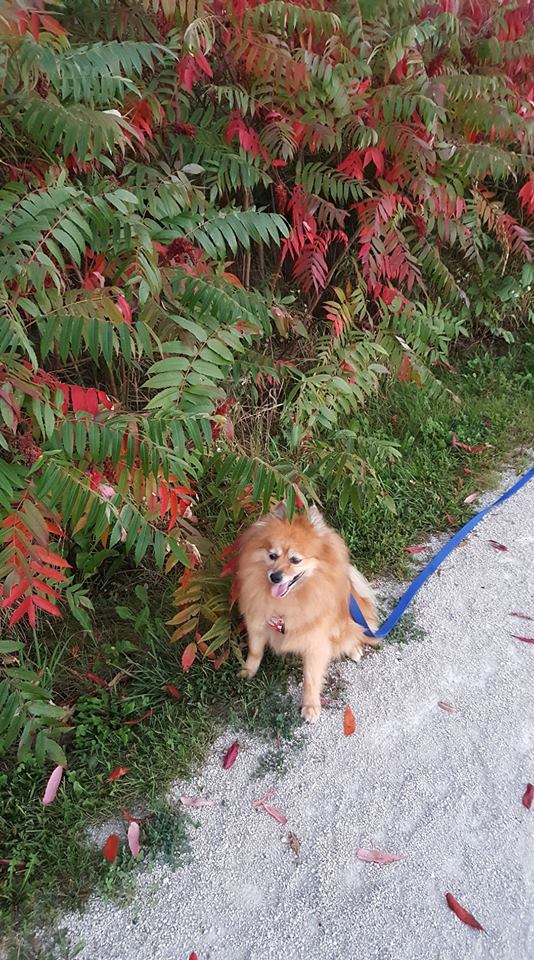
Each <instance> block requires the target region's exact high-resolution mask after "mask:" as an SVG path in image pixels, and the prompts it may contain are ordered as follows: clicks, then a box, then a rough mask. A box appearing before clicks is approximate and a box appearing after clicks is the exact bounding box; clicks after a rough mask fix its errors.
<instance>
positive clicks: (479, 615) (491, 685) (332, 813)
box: [62, 473, 534, 960]
mask: <svg viewBox="0 0 534 960" xmlns="http://www.w3.org/2000/svg"><path fill="white" fill-rule="evenodd" d="M513 479H514V477H513V475H512V474H510V473H508V474H507V475H506V477H504V478H503V483H502V489H504V488H506V487H507V486H509V485H510V484H511V483H512V482H513ZM493 498H494V494H492V495H491V497H489V498H488V497H486V498H482V499H481V501H480V503H481V504H482V503H484V502H487V501H488V500H491V499H493ZM491 539H492V540H494V541H497V542H499V543H502V544H504V545H506V546H507V547H508V550H506V551H498V550H496V549H494V547H492V546H491V544H490V543H489V542H488V541H489V540H491ZM423 557H424V555H423ZM533 561H534V482H531V483H530V484H529V485H528V486H527V487H526V488H523V489H522V490H521V491H520V492H519V493H518V494H517V495H516V496H515V497H513V498H512V499H511V500H510V501H508V502H507V503H506V504H504V505H503V506H502V507H500V508H498V509H497V510H496V511H495V512H494V513H492V514H490V516H489V517H487V518H486V519H485V520H484V521H483V522H482V524H480V525H479V526H478V527H477V528H476V530H475V531H474V533H473V534H471V536H470V537H469V539H468V541H467V543H466V544H465V545H464V546H462V547H460V548H458V549H456V551H455V552H454V553H453V554H452V555H451V556H450V557H449V558H448V559H447V560H446V561H445V563H444V564H443V567H442V568H441V571H440V573H439V574H438V575H436V574H435V575H434V576H433V577H432V578H431V580H430V581H429V583H428V584H427V585H426V586H425V587H424V588H423V591H422V592H421V594H420V595H419V596H418V598H417V599H416V601H415V603H414V604H413V607H412V611H413V615H414V617H415V625H416V627H417V630H414V629H413V624H412V623H411V621H409V629H407V631H406V632H407V634H408V635H409V634H410V633H411V634H412V635H413V636H412V639H411V641H410V642H407V643H403V644H401V645H398V644H397V645H393V644H391V645H389V646H388V645H387V644H386V646H385V648H384V649H383V650H382V651H380V652H379V653H377V654H371V655H369V656H367V657H366V658H365V659H364V661H362V663H360V664H359V665H354V664H352V663H346V664H343V665H342V666H341V668H340V675H341V677H342V678H343V680H344V681H345V683H346V688H345V691H344V693H343V696H342V704H341V705H337V706H336V707H334V708H333V709H329V710H325V711H324V713H323V715H322V717H321V719H320V721H319V723H318V724H317V725H315V726H314V727H311V728H306V730H305V732H304V734H303V743H302V746H301V749H300V750H298V751H296V752H294V753H293V754H292V755H291V756H290V757H289V764H288V768H287V770H286V771H285V772H284V773H282V774H280V773H278V774H277V773H273V772H272V773H271V774H269V775H266V776H265V777H264V778H263V779H261V780H259V781H258V780H257V779H256V780H254V779H252V774H253V771H254V770H255V769H256V768H257V764H258V760H259V759H260V758H261V756H262V755H263V754H264V753H265V744H264V743H261V742H260V741H258V740H255V739H254V738H251V737H244V736H241V735H239V734H237V736H239V740H240V743H241V750H240V753H239V756H238V758H237V761H236V762H235V764H234V766H233V767H232V768H231V769H229V770H226V771H225V770H223V769H222V763H221V757H222V755H223V753H224V751H225V750H226V749H227V748H228V746H229V745H230V743H231V742H232V740H234V739H235V736H236V735H235V734H234V733H233V732H232V731H229V732H227V733H226V734H225V735H224V736H223V737H221V738H220V739H219V741H218V742H217V743H216V744H215V745H214V747H213V750H212V752H211V754H210V757H209V759H208V762H207V763H206V765H205V767H204V768H203V769H202V770H201V771H200V772H199V774H198V776H197V778H196V779H195V780H194V781H193V782H192V783H188V784H185V785H184V784H176V785H175V787H174V788H173V793H172V795H173V797H174V798H175V799H176V802H178V797H179V796H180V794H184V793H185V794H188V795H202V796H204V797H207V798H210V799H212V800H214V801H215V805H214V806H213V807H211V808H205V809H201V810H198V811H196V810H195V811H192V812H193V814H194V815H195V819H196V821H197V822H198V823H199V828H198V829H197V830H194V831H193V839H192V849H191V862H190V863H188V864H187V865H185V866H183V867H181V868H179V869H177V870H176V871H175V872H173V871H172V870H171V869H170V868H167V867H164V866H157V867H155V868H153V869H152V870H151V871H149V872H146V873H145V874H142V875H141V876H140V878H139V880H138V882H137V885H136V890H135V895H134V896H133V898H132V900H131V902H130V903H129V904H128V905H127V906H122V907H116V906H113V905H110V904H109V903H107V902H103V901H100V900H98V901H97V900H93V901H91V902H90V903H89V905H88V908H87V910H86V911H85V912H84V913H83V914H71V915H68V916H66V917H64V919H63V922H62V925H64V926H65V927H67V928H68V930H69V934H70V937H71V941H72V943H78V942H80V941H83V943H84V944H85V947H84V949H83V951H82V952H81V954H80V955H79V956H80V958H83V960H188V958H189V956H190V954H191V952H192V951H195V952H196V954H197V956H198V960H282V958H283V960H475V958H476V960H532V958H533V957H534V805H533V808H532V810H530V811H528V810H527V809H526V808H525V807H524V806H523V805H522V803H521V798H522V795H523V793H524V791H525V787H526V784H527V782H529V781H530V782H534V645H532V644H527V643H523V642H521V641H520V640H516V639H513V637H512V636H511V635H512V634H514V633H515V634H523V635H526V636H530V637H532V636H534V623H533V622H528V621H527V620H520V619H518V618H514V617H512V616H511V613H512V612H513V611H519V612H524V613H527V614H530V615H531V616H534V563H533ZM439 701H444V702H446V703H448V704H451V705H453V706H454V707H455V708H456V712H453V713H451V712H447V711H446V710H444V709H442V708H440V707H439V706H438V702H439ZM345 704H350V705H351V707H352V709H353V711H354V714H355V716H356V721H357V729H356V733H355V734H354V735H353V736H351V737H345V736H344V735H343V708H344V706H345ZM271 788H272V789H275V790H276V794H275V795H274V796H273V797H272V799H271V800H270V803H271V804H272V805H273V806H275V807H276V808H278V809H279V810H281V811H283V813H284V814H285V816H286V817H287V820H288V822H287V825H281V824H279V823H278V822H277V821H276V820H275V819H273V818H272V817H271V816H269V814H268V813H267V812H266V811H265V810H264V809H262V808H260V809H254V808H253V802H254V801H255V800H257V799H258V798H259V797H260V796H261V795H262V794H264V793H265V792H266V791H267V790H269V789H271ZM290 831H291V832H292V834H294V836H295V837H297V838H298V841H299V843H300V853H299V855H298V857H297V855H296V853H295V850H294V849H291V846H290V844H289V842H288V835H289V832H290ZM296 845H297V844H296V841H295V840H293V846H294V847H296ZM359 848H366V849H370V848H375V849H379V850H383V851H387V852H390V853H396V854H403V855H404V859H403V860H401V861H400V862H398V863H392V864H389V865H384V866H379V865H376V864H373V863H364V862H360V861H359V860H358V859H357V856H356V851H357V850H358V849H359ZM449 891H450V892H452V893H453V894H454V896H455V897H456V898H457V899H458V900H459V901H460V903H461V904H463V905H464V906H465V907H466V908H467V909H468V910H469V911H471V913H472V914H474V916H475V917H476V918H477V919H478V920H479V922H480V923H481V924H482V926H483V927H484V929H485V932H480V931H478V930H474V929H471V928H470V927H468V926H465V925H464V924H462V923H460V921H459V920H458V919H457V918H456V916H455V915H454V914H453V913H452V912H451V911H450V910H449V908H448V906H447V904H446V901H445V894H446V893H447V892H449Z"/></svg>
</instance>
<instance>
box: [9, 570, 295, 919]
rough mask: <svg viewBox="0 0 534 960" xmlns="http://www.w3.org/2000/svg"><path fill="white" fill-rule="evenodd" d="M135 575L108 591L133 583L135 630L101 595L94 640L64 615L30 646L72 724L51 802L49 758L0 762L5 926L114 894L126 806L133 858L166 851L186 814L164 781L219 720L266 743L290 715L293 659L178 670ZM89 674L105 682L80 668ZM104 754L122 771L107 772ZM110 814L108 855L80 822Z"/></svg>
mask: <svg viewBox="0 0 534 960" xmlns="http://www.w3.org/2000/svg"><path fill="white" fill-rule="evenodd" d="M137 576H139V573H138V574H137ZM132 586H133V585H132V583H131V581H130V582H129V583H128V585H126V583H124V584H123V587H122V596H121V591H120V590H119V591H117V590H115V591H114V594H113V599H114V601H115V602H116V601H119V605H120V606H121V607H124V605H125V604H126V603H127V602H128V594H129V595H130V599H129V603H130V606H131V608H132V611H133V612H134V613H136V614H137V615H138V622H139V620H141V622H142V623H143V625H144V626H143V629H142V630H141V631H140V633H139V634H136V633H134V632H133V631H132V628H131V625H130V623H129V622H125V621H123V620H121V619H119V618H118V617H117V616H116V614H115V613H114V606H113V605H110V603H109V602H106V598H105V597H102V598H101V602H100V604H99V605H98V607H97V610H96V619H97V623H98V632H97V636H96V641H97V642H96V645H95V642H94V641H89V640H86V641H83V640H82V638H80V636H79V635H74V634H71V635H70V636H69V632H70V631H72V630H73V624H72V623H68V622H65V623H63V624H61V625H60V630H59V633H58V636H56V637H55V638H54V640H53V641H52V638H50V637H49V639H48V643H49V648H48V650H46V649H45V648H44V645H43V642H42V641H41V642H40V644H39V646H38V648H36V646H35V644H34V645H33V646H32V645H30V646H29V648H28V652H27V654H26V658H27V660H26V663H27V665H29V664H30V663H31V664H33V665H35V664H41V665H43V666H42V668H43V670H44V673H45V674H48V675H47V676H46V680H47V683H48V685H49V686H50V687H51V688H52V689H53V690H54V691H61V694H62V700H63V701H65V700H67V701H68V702H69V703H70V704H71V705H72V709H73V716H74V717H75V723H73V729H72V731H71V733H70V734H69V736H68V742H67V744H66V749H67V755H68V764H69V765H68V769H67V770H66V772H65V777H64V782H63V784H62V786H61V787H60V790H59V793H58V796H57V799H56V801H55V802H54V803H53V804H52V805H51V806H50V807H48V808H44V807H43V806H42V803H41V800H42V796H43V792H44V787H45V784H46V779H47V776H48V775H49V773H50V769H48V770H47V771H46V773H45V772H44V771H43V770H42V768H40V767H39V766H38V765H37V763H36V762H35V761H33V762H26V763H25V764H18V765H17V764H16V763H15V762H14V761H13V758H6V759H4V761H2V763H1V764H0V792H1V795H2V805H1V808H0V836H1V838H2V841H1V853H0V856H1V857H2V858H3V859H4V860H7V861H8V863H2V864H1V865H0V920H1V921H3V922H2V923H0V926H4V924H5V927H6V928H8V927H12V926H13V924H14V923H15V925H16V924H17V922H18V921H19V920H20V919H21V917H22V916H24V917H25V918H26V919H27V918H28V917H29V916H30V915H32V916H33V917H34V919H35V920H37V919H38V918H40V917H43V916H46V917H49V916H50V915H51V914H52V913H53V912H58V911H61V910H62V909H71V908H72V907H73V906H75V905H80V904H82V903H83V901H84V900H85V898H86V897H87V896H89V895H91V894H93V893H100V894H106V895H109V896H118V895H120V894H122V893H124V892H125V890H127V888H128V881H129V879H130V877H131V876H132V874H133V872H134V871H136V870H137V869H138V868H139V865H138V862H135V861H134V860H133V859H132V857H131V856H130V854H129V852H128V850H127V848H126V846H125V843H124V841H125V837H126V829H127V820H126V819H125V818H124V815H123V813H122V811H124V810H126V811H128V812H130V813H132V814H133V815H134V816H136V817H139V818H142V830H143V838H144V844H143V846H144V850H145V853H144V854H143V856H142V861H141V862H144V863H146V862H147V860H154V859H155V858H156V857H157V858H159V859H161V858H163V859H164V860H166V861H167V862H169V863H177V862H178V861H179V859H180V857H181V856H182V855H183V854H184V852H185V851H186V850H187V837H188V834H189V832H190V830H191V829H192V826H191V824H192V821H191V819H190V818H189V817H188V815H187V813H186V812H185V811H184V812H181V811H180V810H175V809H174V808H173V809H171V808H170V807H169V806H168V805H167V804H166V803H165V801H164V795H165V791H166V788H167V786H168V785H169V784H170V783H171V782H172V781H173V780H176V779H178V778H186V777H187V776H189V775H190V774H191V772H192V770H193V769H194V768H195V766H196V765H197V764H198V763H199V762H200V761H201V760H202V759H203V758H204V757H205V754H206V751H207V749H208V747H209V746H210V744H211V743H212V742H213V739H214V738H215V736H216V734H217V733H218V732H220V730H221V729H223V726H224V725H230V726H235V727H239V728H241V729H246V730H249V731H256V732H257V733H259V734H263V735H264V736H265V740H266V750H267V751H269V749H270V746H271V744H275V743H277V742H280V741H283V740H285V739H289V738H290V737H291V735H292V734H293V732H294V730H295V728H296V727H297V726H298V725H299V723H300V718H299V715H298V712H297V710H296V708H295V707H294V705H293V703H292V701H291V698H290V697H289V695H288V694H287V684H288V678H289V676H290V673H291V671H292V669H293V665H292V663H291V661H289V660H282V659H279V658H274V657H271V656H269V655H267V656H266V658H265V662H264V664H263V665H262V668H261V669H260V671H259V673H258V676H257V677H256V678H255V679H254V680H253V681H245V680H242V679H240V678H239V677H238V676H237V673H238V665H237V664H236V662H235V661H234V662H232V661H227V662H226V663H225V664H223V665H222V667H221V668H220V669H219V670H218V671H217V672H215V671H214V670H213V669H212V668H211V666H210V665H209V664H207V663H196V664H195V665H194V667H193V668H192V669H191V670H190V671H189V672H188V673H186V674H184V673H183V672H182V668H181V666H180V659H179V651H178V650H177V649H176V648H175V647H174V646H173V645H171V644H170V643H169V640H168V632H167V628H166V626H165V619H166V617H167V615H168V614H170V606H169V603H168V598H167V594H166V593H165V592H162V587H163V584H162V583H161V582H159V583H158V582H155V583H153V584H152V585H151V587H150V588H149V591H148V592H149V593H150V595H151V597H152V598H154V597H156V598H157V597H158V596H159V598H160V605H159V609H158V610H154V609H152V610H150V608H149V607H148V605H147V604H144V603H143V602H142V598H143V596H144V595H145V590H146V586H141V585H140V584H138V585H137V587H138V597H135V595H134V599H133V601H132V599H131V595H132V593H133V591H132ZM127 591H128V592H127ZM52 642H53V644H54V645H53V646H52ZM58 651H60V652H61V655H58ZM86 673H92V674H96V675H97V676H98V677H100V678H101V679H102V680H104V681H105V682H110V681H111V688H110V689H108V690H106V689H103V688H102V687H100V686H99V685H98V683H96V682H93V681H91V680H88V679H84V674H86ZM52 674H53V675H52ZM167 683H168V684H173V685H175V686H176V687H177V688H178V689H179V691H180V699H179V700H177V699H175V698H174V697H172V696H171V695H170V694H169V693H167V692H166V691H164V690H163V689H162V687H163V686H164V685H165V684H167ZM151 711H153V712H151ZM148 713H150V715H149V716H145V715H146V714H148ZM142 717H144V719H141V720H140V722H138V723H136V722H134V723H132V722H131V721H136V720H138V719H139V718H142ZM115 767H127V768H128V773H127V774H126V775H125V776H124V777H121V778H120V779H118V780H116V781H114V782H109V781H108V780H107V777H108V776H109V775H110V774H111V773H112V771H113V770H114V768H115ZM108 818H110V819H113V820H115V819H116V820H117V821H118V823H119V824H120V828H119V830H118V832H119V834H120V835H121V838H122V840H123V845H122V848H121V852H120V854H119V857H118V859H117V861H116V863H115V864H114V865H113V866H110V865H109V864H108V863H107V862H106V861H105V859H104V857H103V855H102V849H101V845H100V846H99V847H95V846H94V845H92V844H91V843H90V842H89V837H88V828H89V830H90V827H91V825H98V824H101V823H102V822H103V821H105V820H106V819H108Z"/></svg>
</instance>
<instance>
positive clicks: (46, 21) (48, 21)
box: [40, 13, 67, 37]
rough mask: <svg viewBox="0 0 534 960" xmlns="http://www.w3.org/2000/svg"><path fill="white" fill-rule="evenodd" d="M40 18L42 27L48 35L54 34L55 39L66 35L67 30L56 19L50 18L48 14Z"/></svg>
mask: <svg viewBox="0 0 534 960" xmlns="http://www.w3.org/2000/svg"><path fill="white" fill-rule="evenodd" d="M40 18H41V26H42V28H43V30H46V32H47V33H53V34H54V36H55V37H62V36H64V35H65V34H66V32H67V31H66V30H65V28H64V27H62V26H61V24H60V23H58V22H57V20H55V19H54V17H50V16H49V15H48V14H47V13H41V14H40Z"/></svg>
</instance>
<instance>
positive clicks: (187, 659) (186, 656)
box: [182, 641, 197, 673]
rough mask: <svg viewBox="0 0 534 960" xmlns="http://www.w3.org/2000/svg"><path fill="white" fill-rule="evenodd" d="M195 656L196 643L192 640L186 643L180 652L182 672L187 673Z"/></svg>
mask: <svg viewBox="0 0 534 960" xmlns="http://www.w3.org/2000/svg"><path fill="white" fill-rule="evenodd" d="M196 656H197V645H196V643H195V642H194V641H191V643H188V644H187V647H186V648H185V650H184V652H183V653H182V670H183V671H184V673H187V671H188V670H189V669H190V668H191V667H192V666H193V663H194V662H195V659H196Z"/></svg>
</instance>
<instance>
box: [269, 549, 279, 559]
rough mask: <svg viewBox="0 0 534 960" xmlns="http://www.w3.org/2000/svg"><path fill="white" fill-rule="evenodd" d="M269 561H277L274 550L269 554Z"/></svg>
mask: <svg viewBox="0 0 534 960" xmlns="http://www.w3.org/2000/svg"><path fill="white" fill-rule="evenodd" d="M269 560H278V554H277V553H275V552H274V550H271V551H270V552H269Z"/></svg>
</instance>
